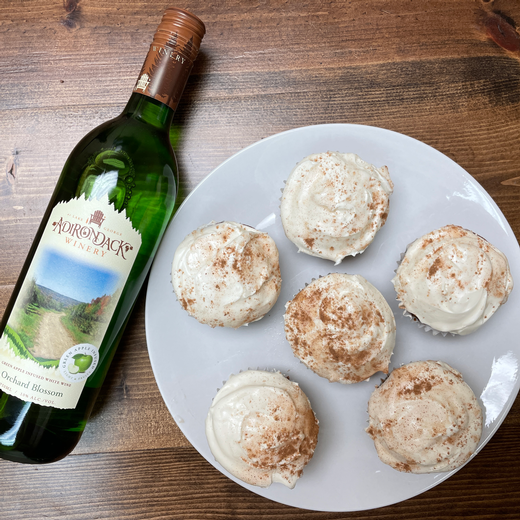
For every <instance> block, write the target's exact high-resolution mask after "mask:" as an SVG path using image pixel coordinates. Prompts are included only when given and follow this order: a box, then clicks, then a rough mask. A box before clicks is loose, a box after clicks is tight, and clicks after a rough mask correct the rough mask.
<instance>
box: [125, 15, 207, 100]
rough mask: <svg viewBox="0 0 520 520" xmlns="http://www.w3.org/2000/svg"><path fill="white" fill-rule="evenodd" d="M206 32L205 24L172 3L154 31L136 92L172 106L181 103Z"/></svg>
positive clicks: (135, 88)
mask: <svg viewBox="0 0 520 520" xmlns="http://www.w3.org/2000/svg"><path fill="white" fill-rule="evenodd" d="M205 32H206V28H205V27H204V24H203V23H202V22H201V21H200V20H199V19H198V18H197V17H196V16H195V15H194V14H191V13H190V12H188V11H185V10H184V9H178V8H177V7H170V8H169V9H167V10H166V12H165V13H164V16H163V17H162V20H161V23H160V24H159V27H158V28H157V31H156V32H155V35H154V37H153V42H152V45H151V46H150V50H149V52H148V55H147V56H146V60H145V62H144V64H143V68H142V69H141V73H140V74H139V78H138V80H137V83H136V84H135V87H134V92H137V93H140V94H144V95H145V96H149V97H151V98H154V99H156V100H158V101H160V102H161V103H164V104H166V105H168V106H169V107H170V108H172V109H173V110H175V109H176V107H177V104H178V103H179V100H180V97H181V95H182V91H183V90H184V86H185V85H186V82H187V81H188V76H189V74H190V71H191V68H192V66H193V62H194V60H195V58H196V57H197V54H198V52H199V47H200V43H201V41H202V38H203V36H204V34H205Z"/></svg>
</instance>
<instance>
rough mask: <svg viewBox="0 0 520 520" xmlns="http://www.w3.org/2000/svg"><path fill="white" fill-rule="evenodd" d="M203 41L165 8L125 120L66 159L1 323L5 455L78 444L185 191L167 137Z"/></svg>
mask: <svg viewBox="0 0 520 520" xmlns="http://www.w3.org/2000/svg"><path fill="white" fill-rule="evenodd" d="M204 33H205V27H204V24H203V23H202V22H201V21H200V20H199V19H198V18H197V17H196V16H194V15H193V14H191V13H189V12H188V11H185V10H182V9H177V8H170V9H168V10H166V12H165V14H164V16H163V18H162V20H161V23H160V25H159V27H158V29H157V31H156V33H155V35H154V37H153V41H152V44H151V46H150V50H149V52H148V55H147V57H146V60H145V62H144V65H143V67H142V70H141V73H140V74H139V77H138V80H137V83H136V84H135V87H134V89H133V93H132V95H131V97H130V99H129V101H128V103H127V105H126V107H125V109H124V110H123V112H122V113H121V115H119V116H118V117H116V118H115V119H113V120H111V121H108V122H106V123H104V124H102V125H101V126H99V127H98V128H96V129H95V130H92V131H91V132H90V133H89V134H88V135H86V136H85V137H84V138H83V139H82V140H81V141H80V142H79V143H78V145H77V146H76V147H75V148H74V150H73V151H72V153H71V154H70V156H69V158H68V159H67V161H66V163H65V166H64V168H63V171H62V173H61V175H60V177H59V179H58V182H57V185H56V189H55V190H54V193H53V195H52V198H51V201H50V204H49V206H48V208H47V210H46V212H45V214H44V217H43V219H42V223H41V225H40V227H39V229H38V232H37V235H36V239H35V241H34V243H33V245H32V247H31V249H30V252H29V255H28V258H27V260H26V262H25V264H24V266H23V268H22V272H21V275H20V278H19V280H18V282H17V284H16V286H15V289H14V292H13V294H12V297H11V299H10V301H9V303H8V305H7V309H6V312H5V314H4V317H3V319H2V322H1V324H0V457H1V458H4V459H8V460H12V461H17V462H26V463H48V462H53V461H57V460H60V459H61V458H63V457H65V456H66V455H67V454H69V453H70V452H71V451H72V450H73V449H74V447H75V445H76V444H77V442H78V441H79V439H80V437H81V434H82V432H83V430H84V428H85V424H86V422H87V420H88V418H89V415H90V413H91V411H92V407H93V405H94V402H95V399H96V397H97V395H98V393H99V390H100V387H101V385H102V383H103V380H104V378H105V375H106V373H107V370H108V367H109V364H110V362H111V360H112V358H113V356H114V353H115V350H116V348H117V344H118V343H119V340H120V339H121V336H122V334H123V330H124V328H125V325H126V323H127V321H128V318H129V316H130V313H131V311H132V308H133V306H134V303H135V301H136V299H137V296H138V294H139V291H140V289H141V287H142V285H143V282H144V280H145V278H146V275H147V273H148V271H149V269H150V266H151V263H152V260H153V257H154V255H155V253H156V251H157V248H158V246H159V243H160V240H161V238H162V236H163V233H164V231H165V229H166V226H167V224H168V222H169V220H170V218H171V216H172V214H173V211H174V205H175V199H176V195H177V182H178V181H177V163H176V159H175V155H174V153H173V150H172V147H171V144H170V138H169V130H170V125H171V122H172V119H173V114H174V111H175V109H176V107H177V104H178V102H179V98H180V97H181V94H182V92H183V90H184V87H185V85H186V82H187V79H188V76H189V74H190V71H191V68H192V65H193V61H194V59H195V57H196V56H197V53H198V50H199V47H200V43H201V40H202V38H203V36H204Z"/></svg>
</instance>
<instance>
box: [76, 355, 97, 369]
mask: <svg viewBox="0 0 520 520" xmlns="http://www.w3.org/2000/svg"><path fill="white" fill-rule="evenodd" d="M72 357H73V359H74V364H75V365H76V366H77V367H78V368H79V370H78V372H79V373H80V374H83V373H84V372H86V371H87V370H88V368H89V367H90V365H92V361H93V360H94V359H93V357H92V356H89V355H88V354H76V355H75V356H72Z"/></svg>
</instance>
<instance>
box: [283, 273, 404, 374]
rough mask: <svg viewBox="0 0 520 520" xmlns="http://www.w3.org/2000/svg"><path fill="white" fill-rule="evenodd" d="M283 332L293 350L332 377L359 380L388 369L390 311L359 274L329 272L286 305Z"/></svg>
mask: <svg viewBox="0 0 520 520" xmlns="http://www.w3.org/2000/svg"><path fill="white" fill-rule="evenodd" d="M285 336H286V338H287V340H288V342H289V343H290V345H291V347H292V349H293V352H294V355H295V356H296V357H298V358H299V359H300V360H301V361H302V362H303V363H304V364H305V365H307V367H309V368H310V369H311V370H313V371H314V372H316V373H317V374H318V375H319V376H321V377H324V378H326V379H328V380H329V381H330V382H335V381H337V382H340V383H344V384H349V383H357V382H358V381H364V380H366V379H368V378H369V377H370V376H371V375H372V374H374V373H376V372H379V371H381V372H385V373H388V365H389V363H390V356H391V355H392V352H393V349H394V345H395V320H394V315H393V313H392V311H391V309H390V307H389V305H388V303H387V302H386V300H385V299H384V297H383V295H382V294H381V293H380V292H379V291H378V290H377V289H376V288H375V287H374V286H373V285H371V284H370V283H369V282H367V281H366V280H365V279H364V278H363V277H362V276H359V275H348V274H340V273H335V274H329V275H328V276H325V277H323V278H319V279H318V280H315V281H313V282H312V283H310V284H309V285H308V286H307V287H306V288H305V289H303V290H302V291H300V292H299V293H298V294H297V295H296V296H295V297H294V299H293V300H292V301H290V302H288V303H287V305H286V312H285Z"/></svg>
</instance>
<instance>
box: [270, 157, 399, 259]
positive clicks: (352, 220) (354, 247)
mask: <svg viewBox="0 0 520 520" xmlns="http://www.w3.org/2000/svg"><path fill="white" fill-rule="evenodd" d="M393 188H394V186H393V183H392V181H391V179H390V175H389V173H388V168H387V167H386V166H383V167H381V168H376V167H375V166H373V165H371V164H369V163H367V162H365V161H363V160H362V159H360V158H359V157H358V156H357V155H356V154H353V153H338V152H326V153H318V154H313V155H309V156H308V157H306V158H305V159H303V161H301V162H300V163H299V164H297V165H296V167H295V168H294V170H293V171H292V172H291V174H290V175H289V178H288V179H287V182H286V185H285V189H284V190H283V195H282V202H281V206H280V211H281V217H282V224H283V228H284V231H285V234H286V236H287V238H288V239H289V240H291V241H292V242H293V243H294V244H295V245H296V246H297V247H298V251H302V252H304V253H307V254H309V255H313V256H318V257H320V258H325V259H327V260H332V261H333V262H335V264H339V263H340V262H341V261H342V260H343V258H345V257H346V256H354V255H357V254H358V253H362V252H363V251H364V250H365V249H366V248H367V247H368V246H369V244H370V243H371V242H372V240H373V239H374V237H375V235H376V233H377V232H378V230H379V229H380V228H381V227H382V226H383V224H384V223H385V221H386V217H387V215H388V206H389V199H390V195H391V193H392V191H393Z"/></svg>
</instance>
